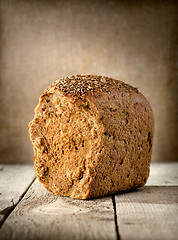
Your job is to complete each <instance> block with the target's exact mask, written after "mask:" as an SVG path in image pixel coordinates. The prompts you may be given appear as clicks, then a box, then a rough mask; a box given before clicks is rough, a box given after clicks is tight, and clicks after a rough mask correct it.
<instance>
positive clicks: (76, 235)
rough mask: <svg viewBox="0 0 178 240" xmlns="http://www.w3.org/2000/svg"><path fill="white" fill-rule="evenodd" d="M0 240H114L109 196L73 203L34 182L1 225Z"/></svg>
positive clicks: (112, 212)
mask: <svg viewBox="0 0 178 240" xmlns="http://www.w3.org/2000/svg"><path fill="white" fill-rule="evenodd" d="M0 236H1V237H0V239H21V240H23V239H26V240H27V239H54V240H55V239H64V240H65V239H73V240H74V239H92V240H93V239H116V233H115V222H114V210H113V204H112V199H111V197H106V198H101V199H95V200H75V199H70V198H67V197H59V196H55V195H53V194H51V193H50V192H48V191H47V190H46V189H45V188H44V187H43V186H42V185H41V184H40V183H39V182H38V181H37V180H35V182H34V184H33V185H32V186H31V188H30V190H29V191H28V193H27V194H26V195H25V197H24V198H23V200H22V201H21V202H20V203H19V204H18V206H17V207H16V208H15V210H14V211H13V212H12V214H11V215H10V216H9V218H8V219H7V220H6V222H5V223H4V225H3V226H2V229H1V232H0Z"/></svg>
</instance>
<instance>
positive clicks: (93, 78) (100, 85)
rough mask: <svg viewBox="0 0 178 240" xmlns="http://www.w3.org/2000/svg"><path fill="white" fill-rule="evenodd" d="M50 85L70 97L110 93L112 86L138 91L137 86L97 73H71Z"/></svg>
mask: <svg viewBox="0 0 178 240" xmlns="http://www.w3.org/2000/svg"><path fill="white" fill-rule="evenodd" d="M51 87H54V88H55V89H59V90H60V91H62V92H63V93H64V95H68V96H71V97H80V98H83V97H85V96H86V95H92V96H93V95H94V96H95V95H97V96H98V95H100V93H102V92H107V93H108V94H110V92H111V91H112V89H113V88H115V89H122V88H124V89H125V90H127V91H130V92H131V91H133V90H135V91H138V90H137V88H134V87H132V86H131V85H129V84H126V83H124V82H122V81H119V80H115V79H113V78H109V77H105V76H100V75H99V76H97V75H75V76H74V75H73V76H70V77H65V78H62V79H60V80H56V81H55V82H54V83H53V84H52V85H51Z"/></svg>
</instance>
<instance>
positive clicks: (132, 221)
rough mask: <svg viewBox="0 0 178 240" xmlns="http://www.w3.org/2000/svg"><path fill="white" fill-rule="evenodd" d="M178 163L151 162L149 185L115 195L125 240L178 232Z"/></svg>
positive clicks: (167, 236)
mask: <svg viewBox="0 0 178 240" xmlns="http://www.w3.org/2000/svg"><path fill="white" fill-rule="evenodd" d="M177 170H178V164H176V163H173V164H170V163H169V164H160V163H158V164H157V163H154V164H152V165H151V173H150V178H149V180H148V183H147V185H146V186H145V187H143V188H139V189H137V190H135V191H130V192H127V193H121V194H118V195H116V196H115V201H116V209H117V222H118V225H119V231H120V235H121V239H122V240H130V239H133V240H134V239H135V240H139V239H144V240H146V239H154V240H155V239H158V240H164V239H165V240H167V239H169V240H171V239H172V240H173V239H177V236H178V228H177V225H178V179H177V172H178V171H177Z"/></svg>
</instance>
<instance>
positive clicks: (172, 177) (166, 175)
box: [146, 163, 178, 186]
mask: <svg viewBox="0 0 178 240" xmlns="http://www.w3.org/2000/svg"><path fill="white" fill-rule="evenodd" d="M146 185H147V186H165V185H166V186H173V185H174V186H176V185H178V163H152V164H151V168H150V177H149V179H148V181H147V184H146Z"/></svg>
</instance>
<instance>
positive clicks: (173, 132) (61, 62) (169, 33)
mask: <svg viewBox="0 0 178 240" xmlns="http://www.w3.org/2000/svg"><path fill="white" fill-rule="evenodd" d="M177 3H178V2H177V1H164V0H162V1H152V0H150V1H148V0H147V1H146V0H144V1H140V0H138V1H97V0H95V1H77V0H76V1H72V0H67V1H60V0H58V1H57V0H51V1H47V0H43V1H40V0H32V1H25V0H1V4H0V5H1V6H0V50H1V53H0V162H1V163H17V162H18V163H30V162H32V161H33V159H32V156H33V150H32V146H31V143H30V141H29V136H28V123H29V121H31V119H32V118H33V110H34V108H35V106H36V104H37V102H38V97H39V96H40V94H41V93H42V91H43V90H44V89H45V88H46V87H47V86H48V85H49V84H50V83H51V82H52V81H54V80H56V79H58V78H61V77H64V76H67V75H72V74H78V73H79V74H80V73H87V74H101V75H106V76H109V77H114V78H116V79H120V80H123V81H125V82H127V83H130V84H132V85H133V86H135V87H138V88H139V90H140V91H141V92H142V93H143V94H144V95H145V96H146V97H147V99H148V100H149V101H150V103H151V105H152V107H153V110H154V114H155V120H156V133H155V141H154V149H153V161H173V160H176V159H178V141H177V125H176V121H178V113H177V110H178V107H177V104H176V101H177V99H178V97H177V95H178V94H177V93H178V84H177V79H176V78H177V76H176V44H177V39H176V36H177V33H176V21H177V16H178V12H177V7H178V4H177Z"/></svg>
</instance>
